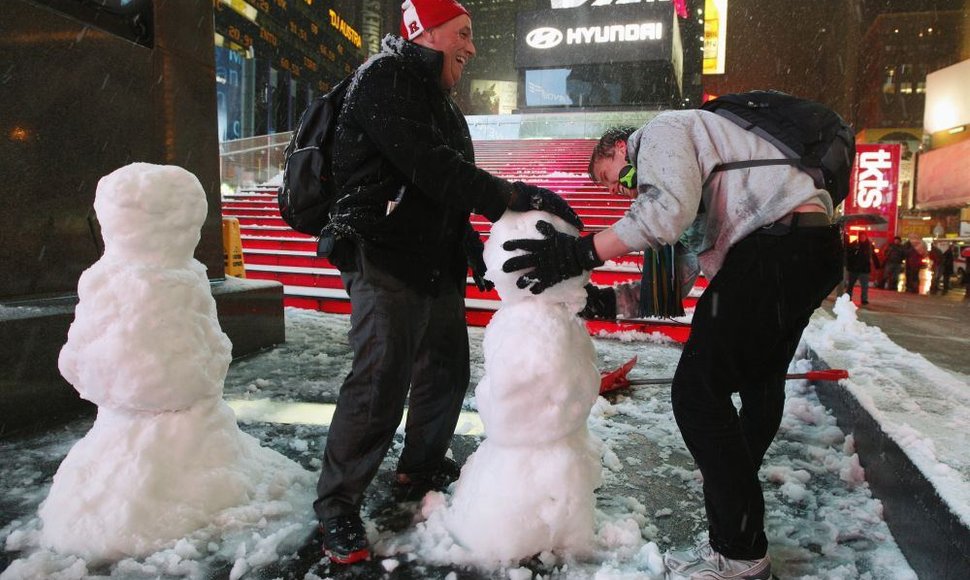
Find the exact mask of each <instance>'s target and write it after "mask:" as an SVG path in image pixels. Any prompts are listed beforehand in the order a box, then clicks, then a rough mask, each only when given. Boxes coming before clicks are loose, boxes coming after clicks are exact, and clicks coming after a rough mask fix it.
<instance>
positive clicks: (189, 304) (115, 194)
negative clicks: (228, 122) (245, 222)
mask: <svg viewBox="0 0 970 580" xmlns="http://www.w3.org/2000/svg"><path fill="white" fill-rule="evenodd" d="M94 208H95V211H96V212H97V216H98V220H99V222H100V223H101V228H102V234H103V237H104V246H105V251H104V255H103V256H102V258H101V259H100V260H98V261H97V262H96V263H95V264H94V265H93V266H91V267H90V268H88V269H87V270H86V271H85V272H84V273H83V274H82V275H81V278H80V281H79V283H78V297H79V303H78V306H77V309H76V312H75V318H74V322H73V324H72V325H71V327H70V330H69V332H68V339H67V343H66V344H65V345H64V347H63V349H62V350H61V353H60V359H59V361H58V366H59V368H60V371H61V374H62V375H63V376H64V377H65V378H66V379H67V380H68V381H69V382H70V383H71V384H72V385H73V386H74V388H75V389H77V391H78V392H79V393H80V394H81V396H82V397H83V398H85V399H87V400H89V401H91V402H93V403H95V404H97V405H98V415H97V419H96V420H95V422H94V425H93V426H92V427H91V430H90V431H89V432H88V433H87V434H86V435H85V436H84V438H82V439H81V440H80V441H78V442H77V443H76V444H75V445H74V447H73V448H72V449H71V451H70V452H69V453H68V455H67V457H65V459H64V461H63V462H62V463H61V465H60V467H59V469H58V471H57V473H56V474H55V475H54V482H53V485H52V486H51V489H50V493H49V495H48V496H47V498H46V500H45V501H44V502H43V504H42V505H41V507H40V518H41V521H42V523H43V527H42V529H41V531H40V542H41V544H42V545H44V546H45V547H47V548H50V549H53V550H55V551H58V552H63V553H71V554H77V555H80V556H82V557H84V558H86V559H89V560H95V561H101V560H117V559H120V558H122V557H138V556H145V555H147V554H151V553H154V552H156V551H158V550H160V549H163V548H166V547H169V546H171V545H172V544H173V543H174V541H176V540H178V539H180V538H183V537H185V536H186V535H187V534H189V533H191V532H193V531H195V530H197V529H199V528H202V527H204V526H206V525H209V524H212V523H213V520H216V519H217V516H218V514H219V513H220V512H221V511H222V510H224V509H227V508H230V507H233V506H239V505H242V504H246V503H247V502H250V501H255V500H256V499H260V500H262V501H271V500H272V499H273V498H279V497H281V496H282V494H283V492H284V491H285V490H287V489H289V488H291V487H293V486H294V485H304V486H305V485H308V480H309V479H310V478H309V474H308V473H307V472H306V471H304V470H303V469H302V468H300V467H299V466H298V465H297V464H295V463H293V462H292V461H290V460H289V459H286V458H285V457H283V456H282V455H280V454H278V453H276V452H275V451H272V450H269V449H266V448H263V447H260V445H259V443H258V442H257V441H256V440H255V439H253V438H252V437H250V436H249V435H246V434H244V433H242V432H241V431H240V430H239V428H238V426H237V425H236V419H235V415H234V414H233V412H232V409H230V408H229V406H228V405H227V404H226V403H225V401H223V399H222V390H223V383H224V380H225V377H226V372H227V370H228V367H229V362H230V360H231V343H230V342H229V338H228V337H227V336H226V335H225V334H224V333H223V332H222V330H221V329H220V327H219V322H218V319H217V317H216V306H215V300H214V299H213V298H212V293H211V291H210V288H209V282H208V279H207V277H206V271H205V266H203V265H202V264H201V263H200V262H198V261H197V260H195V259H194V258H193V251H194V249H195V247H196V245H197V244H198V242H199V235H200V234H199V231H200V227H201V226H202V223H203V221H204V219H205V216H206V199H205V193H204V191H203V189H202V186H201V184H200V183H199V180H198V179H197V178H196V177H195V176H194V175H193V174H191V173H189V172H188V171H186V170H184V169H181V168H179V167H174V166H161V165H151V164H147V163H134V164H131V165H128V166H126V167H123V168H121V169H118V170H116V171H114V172H113V173H111V174H109V175H107V176H105V177H104V178H102V179H101V181H100V182H99V183H98V188H97V193H96V196H95V201H94Z"/></svg>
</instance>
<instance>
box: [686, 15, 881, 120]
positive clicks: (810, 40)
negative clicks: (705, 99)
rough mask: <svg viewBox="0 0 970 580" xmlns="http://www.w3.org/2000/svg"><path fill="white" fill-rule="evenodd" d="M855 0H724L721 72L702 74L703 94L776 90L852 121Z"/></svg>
mask: <svg viewBox="0 0 970 580" xmlns="http://www.w3.org/2000/svg"><path fill="white" fill-rule="evenodd" d="M861 4H862V0H813V1H812V2H790V1H788V0H728V3H727V36H726V39H725V44H726V45H725V47H724V49H725V51H726V59H725V67H724V73H723V74H708V75H704V92H705V93H706V94H708V95H712V96H717V95H723V94H727V93H736V92H744V91H750V90H755V89H776V90H780V91H784V92H787V93H791V94H794V95H797V96H800V97H805V98H809V99H812V100H815V101H818V102H821V103H825V104H827V105H829V106H831V107H832V108H834V109H835V110H836V111H838V112H839V114H841V115H842V116H843V117H844V118H845V119H846V120H847V121H849V122H850V123H852V122H853V121H854V117H855V115H854V112H855V100H856V87H855V82H854V80H853V79H855V77H856V75H857V68H858V65H857V62H858V54H859V50H860V30H861V26H862V18H863V15H862V6H861Z"/></svg>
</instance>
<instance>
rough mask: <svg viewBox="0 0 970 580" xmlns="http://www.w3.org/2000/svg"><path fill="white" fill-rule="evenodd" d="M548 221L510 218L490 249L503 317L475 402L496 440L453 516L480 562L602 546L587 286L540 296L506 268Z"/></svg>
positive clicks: (481, 454)
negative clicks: (591, 424) (583, 316)
mask: <svg viewBox="0 0 970 580" xmlns="http://www.w3.org/2000/svg"><path fill="white" fill-rule="evenodd" d="M539 220H544V221H547V222H549V223H551V224H553V226H554V227H555V228H556V229H558V230H559V231H563V232H567V233H570V234H573V235H577V234H578V232H577V231H576V229H575V228H573V227H572V226H571V225H569V224H567V223H566V222H564V221H563V220H561V219H559V218H558V217H556V216H553V215H551V214H548V213H544V212H535V211H533V212H527V213H516V212H506V213H505V215H504V216H503V217H502V219H500V220H499V221H498V222H496V223H495V224H493V226H492V230H491V234H490V236H489V240H488V243H487V244H486V246H485V262H486V265H487V266H488V275H487V277H488V278H489V279H490V280H492V281H493V282H494V283H495V287H496V289H497V290H498V292H499V295H500V296H501V297H502V307H501V308H500V309H499V310H498V311H497V312H496V313H495V316H494V317H493V318H492V320H491V322H490V323H489V325H488V327H487V328H486V330H485V337H484V342H483V352H484V357H485V362H484V365H485V374H484V376H483V378H482V379H481V381H480V382H479V383H478V386H477V388H476V391H475V396H476V400H477V402H478V410H479V413H480V415H481V418H482V422H483V424H484V426H485V434H486V439H485V440H484V441H483V443H482V444H481V446H480V447H479V448H478V449H477V450H476V452H475V453H474V454H473V455H472V456H471V457H470V458H469V459H468V461H467V462H466V464H465V466H464V468H463V469H462V473H461V477H460V478H459V480H458V482H457V484H456V487H455V492H454V496H453V498H452V500H451V503H450V505H449V506H448V508H447V511H446V513H445V525H446V527H447V528H448V530H449V532H450V533H451V534H452V536H454V538H455V540H456V541H457V542H458V544H460V545H461V546H463V547H464V548H465V549H467V550H468V551H469V552H470V553H471V554H472V555H473V558H474V559H476V560H479V561H481V562H483V563H484V562H496V561H497V562H506V563H507V562H515V561H518V560H521V559H523V558H528V557H531V556H533V555H536V554H539V553H541V552H546V551H550V552H562V553H569V554H573V555H583V554H587V553H588V552H589V551H590V550H591V547H592V546H593V545H594V537H593V536H594V522H593V516H594V508H595V497H594V490H595V489H596V488H597V487H598V486H599V485H600V483H601V465H600V460H599V452H598V448H599V443H598V441H596V440H595V439H593V438H592V437H591V435H590V434H589V431H588V429H587V426H586V422H587V418H588V417H589V413H590V409H591V408H592V406H593V404H594V402H595V401H596V398H597V396H598V393H599V372H598V370H597V368H596V352H595V349H594V347H593V343H592V340H591V339H590V338H589V334H588V332H587V330H586V326H585V324H584V323H583V321H582V320H580V319H579V318H578V317H577V316H576V313H577V312H578V311H579V310H581V309H582V308H583V306H584V305H585V301H586V292H585V290H584V289H583V286H584V284H585V283H586V282H587V281H588V279H589V276H588V274H587V275H586V276H580V277H576V278H572V279H570V280H566V281H563V282H561V283H559V284H557V285H555V286H553V287H551V288H549V289H548V290H546V291H545V292H543V293H541V294H538V295H533V294H532V293H531V292H530V291H529V290H528V289H524V290H523V289H519V288H518V287H517V286H516V280H517V279H518V277H519V276H521V275H522V272H512V273H505V272H503V271H502V264H503V263H504V262H505V261H506V260H507V259H508V258H510V257H512V256H515V255H518V254H520V253H521V251H514V252H509V251H506V250H504V249H503V248H502V244H503V243H504V242H505V241H506V240H510V239H520V238H538V237H539V233H538V232H537V230H536V227H535V225H536V223H537V222H538V221H539Z"/></svg>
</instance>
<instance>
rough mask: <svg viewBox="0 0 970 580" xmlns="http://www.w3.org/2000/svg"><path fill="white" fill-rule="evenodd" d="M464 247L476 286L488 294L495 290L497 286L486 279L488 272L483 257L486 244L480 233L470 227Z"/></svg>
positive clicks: (466, 233)
mask: <svg viewBox="0 0 970 580" xmlns="http://www.w3.org/2000/svg"><path fill="white" fill-rule="evenodd" d="M464 246H465V258H466V260H467V261H468V267H469V268H471V271H472V278H474V279H475V285H476V286H478V289H479V290H481V291H482V292H488V291H489V290H491V289H492V288H495V284H493V283H492V281H491V280H487V279H486V278H485V271H486V270H488V267H487V266H486V265H485V258H484V257H483V256H482V254H483V252H484V251H485V244H483V243H482V238H481V237H479V235H478V232H476V231H475V230H473V229H471V228H470V227H469V228H468V231H466V232H465V239H464Z"/></svg>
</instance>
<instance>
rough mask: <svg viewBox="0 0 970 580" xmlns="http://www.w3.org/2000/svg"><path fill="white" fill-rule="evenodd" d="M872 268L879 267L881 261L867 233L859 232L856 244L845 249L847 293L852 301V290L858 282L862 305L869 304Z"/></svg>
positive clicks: (850, 243) (851, 243)
mask: <svg viewBox="0 0 970 580" xmlns="http://www.w3.org/2000/svg"><path fill="white" fill-rule="evenodd" d="M870 267H871V268H878V267H879V259H878V258H877V257H876V252H875V250H874V248H873V247H872V242H870V241H869V235H868V234H866V232H864V231H863V232H859V237H858V238H856V240H855V241H854V242H849V245H848V246H846V248H845V270H846V273H847V276H846V278H847V279H846V283H845V293H846V294H848V295H849V300H852V289H853V288H854V287H855V283H856V281H858V282H859V288H860V290H859V292H860V298H861V301H862V305H863V306H865V305H866V304H869V272H870Z"/></svg>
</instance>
